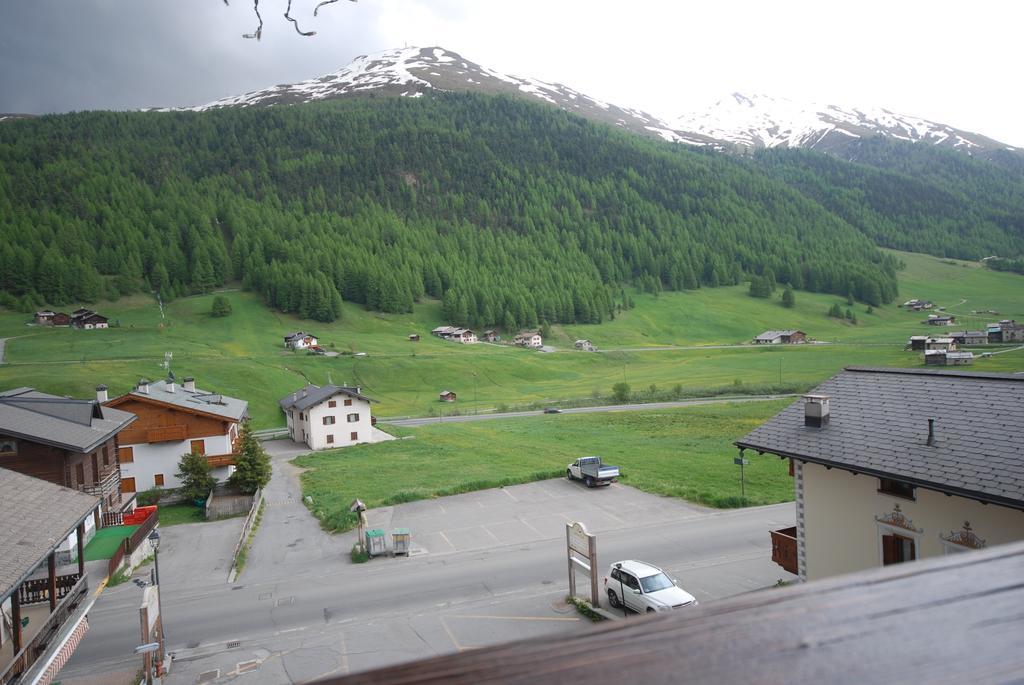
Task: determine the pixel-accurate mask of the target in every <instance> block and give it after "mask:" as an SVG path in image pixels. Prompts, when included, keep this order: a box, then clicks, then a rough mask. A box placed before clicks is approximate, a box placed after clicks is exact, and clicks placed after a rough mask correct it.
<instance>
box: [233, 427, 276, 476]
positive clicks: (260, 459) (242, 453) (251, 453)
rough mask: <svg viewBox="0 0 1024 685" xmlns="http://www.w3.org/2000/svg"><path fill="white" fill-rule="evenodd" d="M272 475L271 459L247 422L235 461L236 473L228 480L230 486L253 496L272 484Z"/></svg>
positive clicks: (243, 428)
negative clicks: (268, 484)
mask: <svg viewBox="0 0 1024 685" xmlns="http://www.w3.org/2000/svg"><path fill="white" fill-rule="evenodd" d="M270 474H271V469H270V457H269V456H268V455H267V452H266V450H264V449H263V445H261V444H260V442H259V440H257V439H256V436H255V435H253V434H252V429H251V426H250V425H249V421H248V420H246V421H245V423H243V424H242V438H241V446H240V447H239V450H238V458H237V459H236V461H235V472H234V473H232V474H231V477H230V478H228V484H229V485H231V486H232V487H236V488H238V489H239V490H241V491H242V492H246V493H250V494H251V493H254V492H256V491H257V490H259V489H260V488H262V487H263V486H265V485H266V484H267V483H269V482H270Z"/></svg>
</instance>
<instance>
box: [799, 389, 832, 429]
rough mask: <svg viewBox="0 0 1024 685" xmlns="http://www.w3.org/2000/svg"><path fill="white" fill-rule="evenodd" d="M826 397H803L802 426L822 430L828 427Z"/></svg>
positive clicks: (829, 414) (828, 411)
mask: <svg viewBox="0 0 1024 685" xmlns="http://www.w3.org/2000/svg"><path fill="white" fill-rule="evenodd" d="M829 399H831V398H830V397H829V396H828V395H804V425H805V426H811V427H812V428H824V427H825V426H827V425H828V422H829V417H830V416H831V411H830V410H829V404H828V402H829Z"/></svg>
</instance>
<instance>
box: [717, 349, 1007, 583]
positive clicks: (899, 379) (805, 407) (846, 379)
mask: <svg viewBox="0 0 1024 685" xmlns="http://www.w3.org/2000/svg"><path fill="white" fill-rule="evenodd" d="M735 444H736V445H737V446H738V447H740V448H741V450H754V451H756V452H759V453H770V454H774V455H777V456H780V457H783V458H786V459H789V460H790V467H791V473H792V475H793V479H794V484H795V495H796V526H795V527H791V528H788V529H782V530H776V531H771V537H772V557H773V559H774V560H775V561H776V562H778V563H779V564H780V565H781V566H783V568H785V569H786V570H788V571H790V572H792V573H796V574H798V575H799V576H800V578H801V579H803V580H817V579H820V578H826V577H830V576H835V575H839V574H843V573H851V572H854V571H861V570H865V569H870V568H874V567H878V566H887V565H889V564H897V563H902V562H909V561H914V560H916V559H923V558H929V557H936V556H943V555H947V554H955V553H959V552H967V551H970V550H974V549H980V548H983V547H988V546H994V545H1001V544H1004V543H1008V542H1013V541H1018V540H1024V450H1022V445H1024V376H1020V375H1014V374H996V373H970V372H967V371H939V370H925V369H888V368H885V369H882V368H857V367H851V368H847V369H845V370H844V371H842V372H840V373H839V374H838V375H836V376H834V377H832V378H831V379H829V380H828V381H826V382H825V383H823V384H822V385H820V386H818V387H817V388H815V390H814V391H813V394H811V395H807V396H805V397H804V399H803V400H799V401H797V402H795V403H793V404H792V405H791V406H790V407H789V408H787V409H785V410H783V411H782V413H780V414H778V415H776V416H775V417H774V418H772V419H769V420H768V422H766V423H765V424H763V425H761V426H760V427H758V428H757V429H755V430H754V431H752V432H751V433H749V434H747V435H746V436H744V437H743V438H742V439H741V440H738V441H737V442H736V443H735Z"/></svg>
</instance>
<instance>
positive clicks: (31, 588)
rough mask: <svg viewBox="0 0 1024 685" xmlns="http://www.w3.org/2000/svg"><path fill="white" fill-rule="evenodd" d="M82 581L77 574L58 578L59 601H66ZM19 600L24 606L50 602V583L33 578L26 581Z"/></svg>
mask: <svg viewBox="0 0 1024 685" xmlns="http://www.w3.org/2000/svg"><path fill="white" fill-rule="evenodd" d="M81 579H82V576H80V575H79V574H77V573H69V574H68V575H66V576H57V578H56V587H57V599H64V598H65V597H67V596H68V595H69V594H71V592H72V591H73V590H74V588H75V586H76V585H78V581H79V580H81ZM18 600H19V601H20V602H21V604H22V606H25V605H27V604H41V603H43V602H49V601H50V581H49V579H48V578H33V579H31V580H26V581H25V582H24V583H22V584H21V587H19V588H18Z"/></svg>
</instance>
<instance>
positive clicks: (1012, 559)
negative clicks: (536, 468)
mask: <svg viewBox="0 0 1024 685" xmlns="http://www.w3.org/2000/svg"><path fill="white" fill-rule="evenodd" d="M1021 578H1024V543H1014V544H1012V545H1005V546H1002V547H994V548H991V549H985V550H980V551H975V552H968V553H965V554H952V555H949V556H945V557H937V558H935V559H929V560H925V561H915V562H911V563H907V564H897V565H895V566H889V567H886V568H880V569H874V570H871V571H864V572H860V573H855V574H851V575H847V576H839V577H836V578H830V579H827V580H822V581H815V582H811V583H801V584H798V585H795V586H792V587H785V588H773V589H768V590H762V591H760V592H750V593H747V594H744V595H740V596H738V597H732V598H730V599H725V600H718V601H709V602H706V603H702V604H701V605H700V606H698V607H690V608H685V609H681V610H678V611H674V612H671V613H667V614H653V615H649V616H646V617H645V616H636V617H631V618H629V619H626V620H621V621H608V622H605V623H603V624H601V625H598V626H594V627H593V628H591V629H589V630H588V631H586V632H583V633H576V632H574V633H571V634H566V635H548V636H546V637H543V638H538V639H535V640H528V641H524V642H516V643H511V644H504V645H494V646H490V647H484V648H480V649H470V650H467V651H464V652H461V653H459V654H450V655H447V656H439V657H434V658H430V659H425V660H422V661H413V662H409V663H403V664H399V665H397V666H391V667H387V668H383V669H380V670H376V671H369V672H365V673H356V674H353V675H350V676H345V677H336V678H330V679H328V680H323V681H320V682H321V683H323V684H324V685H326V684H327V683H331V684H334V685H356V684H360V685H362V684H371V683H372V684H373V685H385V684H392V683H393V684H396V685H397V684H398V683H401V684H402V685H415V684H421V685H422V684H426V683H436V684H438V685H441V684H442V683H443V684H444V685H470V684H472V685H477V684H479V683H530V685H604V684H605V683H607V684H608V685H622V683H679V682H685V683H687V685H704V684H708V685H710V684H712V683H713V684H715V685H717V684H719V683H737V684H741V685H754V684H756V683H828V685H863V684H864V683H904V682H914V683H934V682H942V683H1004V682H1018V681H1020V679H1021V674H1022V673H1024V649H1021V630H1020V616H1021V613H1020V609H1021V607H1024V584H1022V583H1021Z"/></svg>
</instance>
